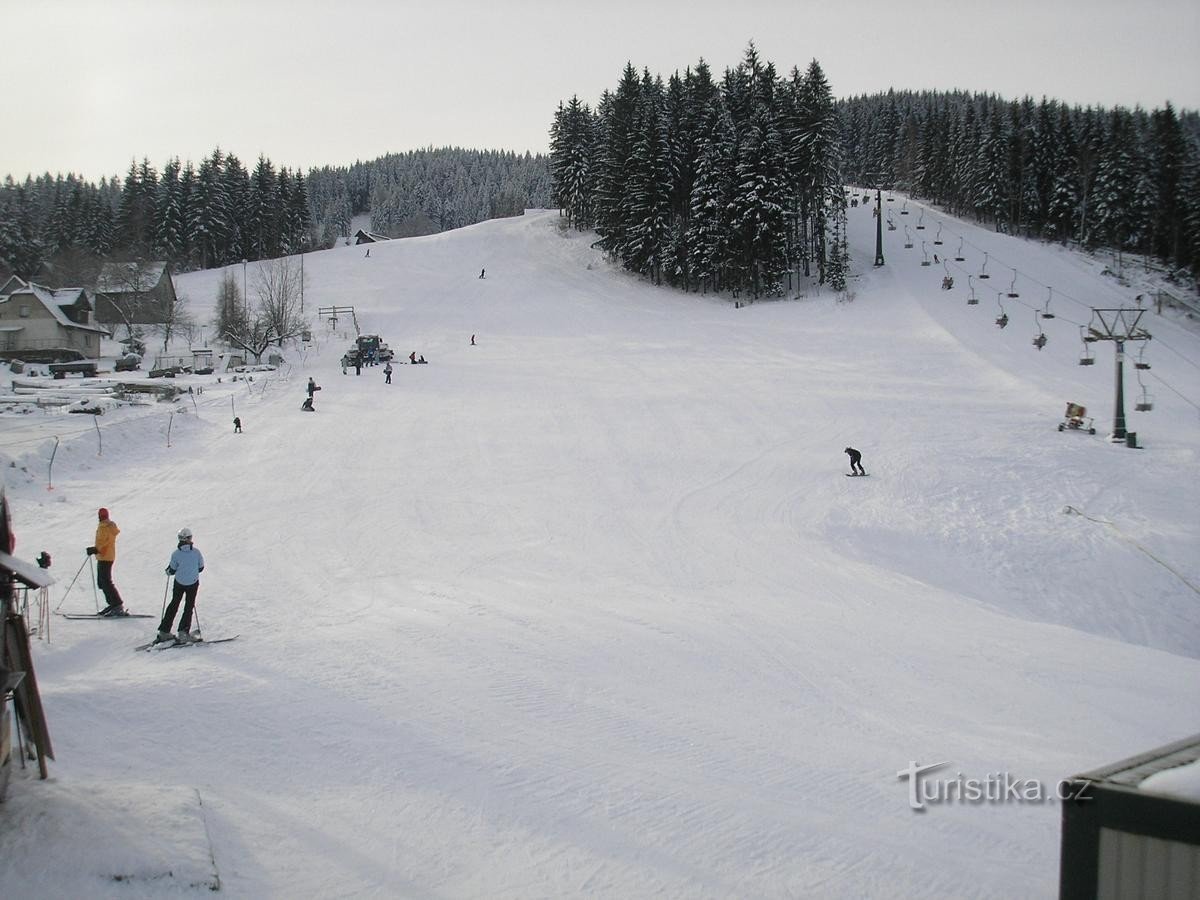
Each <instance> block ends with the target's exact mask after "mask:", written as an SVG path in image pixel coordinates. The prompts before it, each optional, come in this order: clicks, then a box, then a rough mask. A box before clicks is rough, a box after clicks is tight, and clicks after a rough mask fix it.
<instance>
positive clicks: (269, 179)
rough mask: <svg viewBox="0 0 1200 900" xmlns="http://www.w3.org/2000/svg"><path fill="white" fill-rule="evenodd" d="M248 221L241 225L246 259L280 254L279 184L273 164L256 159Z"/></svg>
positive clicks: (251, 182)
mask: <svg viewBox="0 0 1200 900" xmlns="http://www.w3.org/2000/svg"><path fill="white" fill-rule="evenodd" d="M248 210H249V218H248V220H247V221H246V223H245V225H244V229H245V238H246V249H247V250H248V251H249V253H248V255H247V257H246V258H247V259H269V258H271V257H275V256H278V255H279V247H280V243H281V241H280V237H279V227H280V221H281V219H282V211H281V210H280V208H279V182H278V180H277V176H276V174H275V166H274V164H273V163H272V162H271V161H270V160H269V159H267V158H266V157H264V156H259V157H258V163H257V164H256V165H255V167H254V173H253V174H252V175H251V176H250V197H249V203H248Z"/></svg>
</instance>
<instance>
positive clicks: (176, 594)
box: [154, 528, 204, 644]
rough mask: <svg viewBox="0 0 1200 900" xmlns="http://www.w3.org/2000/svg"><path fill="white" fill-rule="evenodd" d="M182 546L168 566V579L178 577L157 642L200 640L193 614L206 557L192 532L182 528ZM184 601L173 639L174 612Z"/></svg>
mask: <svg viewBox="0 0 1200 900" xmlns="http://www.w3.org/2000/svg"><path fill="white" fill-rule="evenodd" d="M178 539H179V544H178V546H176V548H175V552H174V553H172V554H171V560H170V562H168V563H167V569H166V572H167V576H168V577H169V576H171V575H174V576H175V586H174V588H173V589H172V591H171V602H170V603H169V604H167V609H166V611H165V612H164V613H163V618H162V622H160V623H159V626H158V636H157V637H156V638H155V639H154V640H155V643H162V642H163V641H169V640H177V641H179V642H180V643H181V644H186V643H190V642H192V641H198V640H200V629H198V628H197V629H196V630H195V631H192V630H191V628H192V615H193V613H194V612H195V610H196V593H197V592H198V591H199V590H200V573H201V572H203V571H204V554H202V553H201V552H200V551H199V550H197V549H196V547H195V545H194V544H193V543H192V529H190V528H181V529H179V534H178ZM180 600H183V601H184V603H183V615H182V616H181V617H180V619H179V631H178V632H177V633H176V634H175V635H174V637H172V635H171V624H172V623H173V622H174V621H175V613H176V611H177V610H178V609H179V601H180Z"/></svg>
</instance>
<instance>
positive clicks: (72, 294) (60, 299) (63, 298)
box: [51, 288, 94, 309]
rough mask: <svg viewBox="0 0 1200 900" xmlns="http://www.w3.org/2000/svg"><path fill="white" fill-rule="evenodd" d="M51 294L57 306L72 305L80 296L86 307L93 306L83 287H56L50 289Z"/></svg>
mask: <svg viewBox="0 0 1200 900" xmlns="http://www.w3.org/2000/svg"><path fill="white" fill-rule="evenodd" d="M51 295H52V296H53V297H54V302H55V303H56V304H58V305H59V306H74V305H75V304H76V303H78V302H79V300H80V299H81V298H82V299H83V302H84V303H86V304H87V306H88V309H93V308H94V304H93V303H92V301H91V298H90V297H88V293H87V290H86V289H84V288H56V289H55V290H53V291H51Z"/></svg>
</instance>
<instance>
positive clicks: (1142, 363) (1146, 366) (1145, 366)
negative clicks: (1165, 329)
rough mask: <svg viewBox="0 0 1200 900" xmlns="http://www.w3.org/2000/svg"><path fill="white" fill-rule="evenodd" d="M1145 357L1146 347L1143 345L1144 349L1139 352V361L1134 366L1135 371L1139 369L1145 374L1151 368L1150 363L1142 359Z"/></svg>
mask: <svg viewBox="0 0 1200 900" xmlns="http://www.w3.org/2000/svg"><path fill="white" fill-rule="evenodd" d="M1145 355H1146V345H1145V344H1142V348H1141V349H1140V350H1139V351H1138V358H1137V361H1136V362H1134V364H1133V367H1134V368H1135V369H1137V370H1138V371H1139V372H1145V371H1146V370H1147V369H1149V368H1150V363H1148V362H1146V361H1145V360H1144V359H1142V357H1143V356H1145Z"/></svg>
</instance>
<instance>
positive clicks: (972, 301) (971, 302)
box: [967, 275, 979, 306]
mask: <svg viewBox="0 0 1200 900" xmlns="http://www.w3.org/2000/svg"><path fill="white" fill-rule="evenodd" d="M967 286H968V287H969V288H970V289H971V296H970V297H968V298H967V306H978V305H979V298H978V297H976V296H975V278H974V276H971V275H968V276H967Z"/></svg>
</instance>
